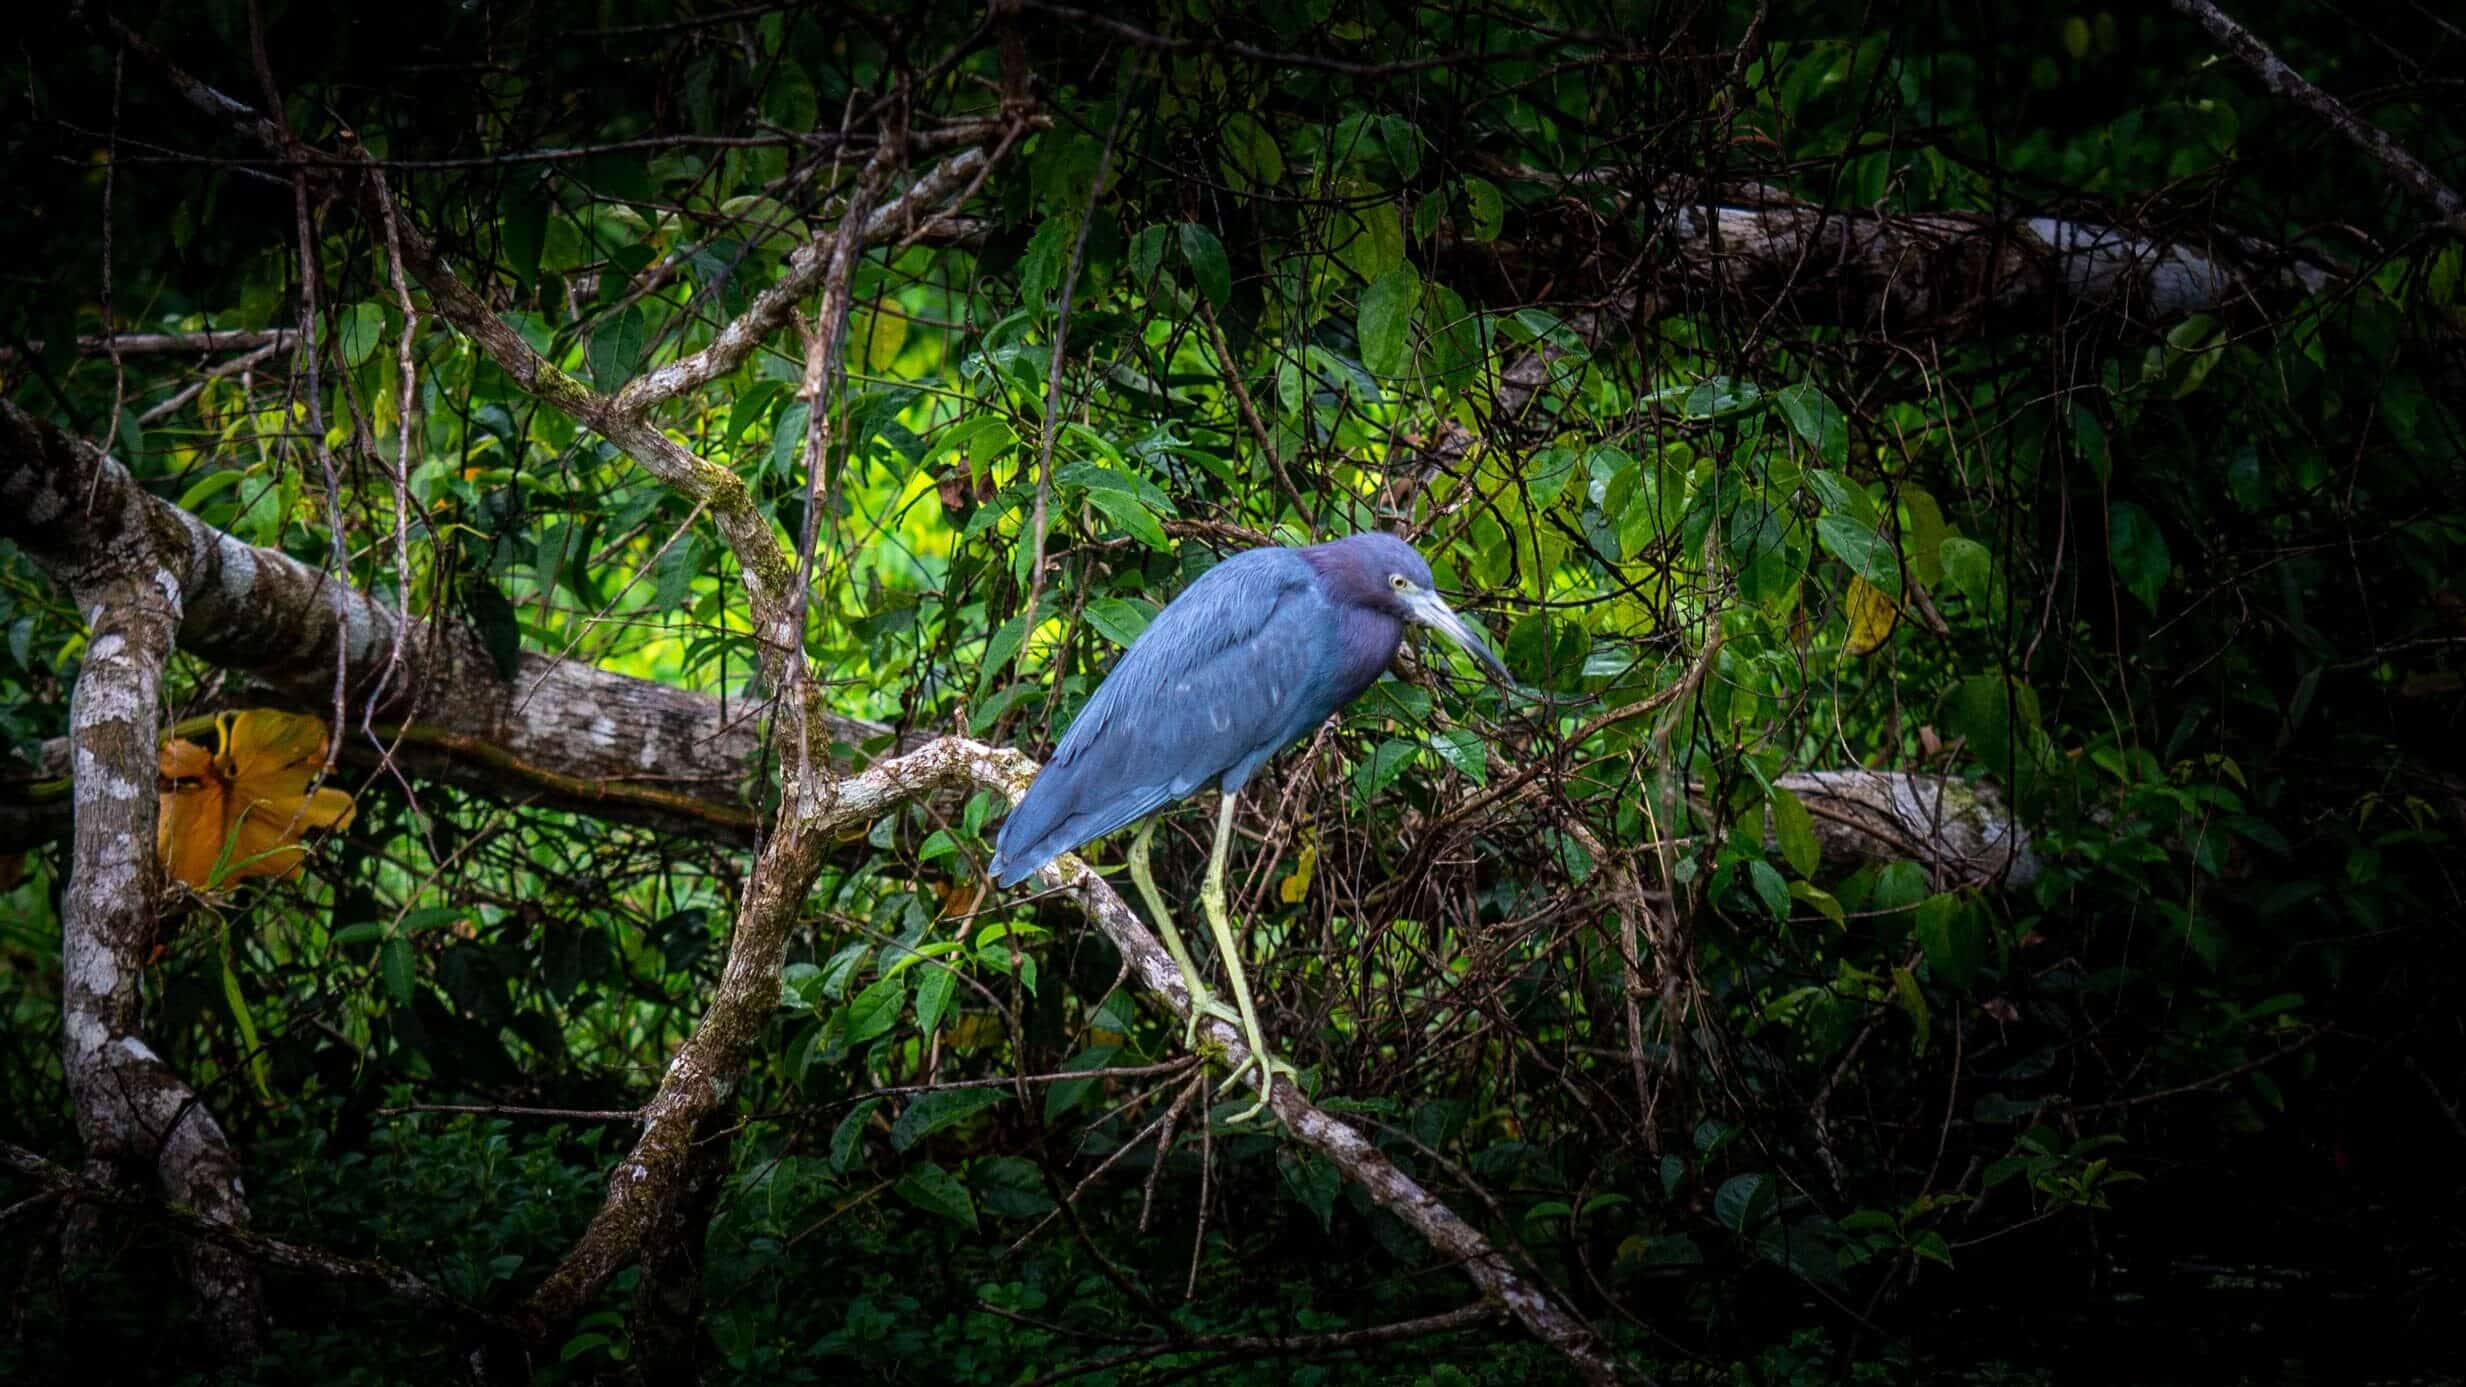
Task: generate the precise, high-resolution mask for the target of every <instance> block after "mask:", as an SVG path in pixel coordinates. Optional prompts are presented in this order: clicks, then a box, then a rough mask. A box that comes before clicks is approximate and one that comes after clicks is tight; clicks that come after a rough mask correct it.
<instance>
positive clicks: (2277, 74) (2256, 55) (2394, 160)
mask: <svg viewBox="0 0 2466 1387" xmlns="http://www.w3.org/2000/svg"><path fill="white" fill-rule="evenodd" d="M2174 5H2175V8H2176V9H2177V10H2179V11H2181V12H2183V13H2184V14H2186V15H2189V16H2191V17H2192V18H2193V19H2196V20H2198V21H2200V25H2201V27H2202V28H2204V29H2207V30H2208V31H2209V34H2210V37H2212V38H2214V39H2216V40H2217V41H2218V44H2219V46H2220V47H2223V48H2224V49H2225V50H2226V51H2227V52H2229V53H2232V54H2234V55H2235V58H2236V61H2238V62H2241V63H2242V64H2243V65H2244V66H2245V67H2248V68H2250V69H2252V72H2253V75H2255V76H2257V77H2259V78H2260V80H2261V85H2262V86H2264V87H2267V88H2268V89H2269V90H2271V91H2273V92H2276V93H2277V94H2278V95H2280V96H2283V97H2285V98H2286V99H2287V100H2289V101H2292V102H2294V103H2295V104H2296V105H2298V106H2301V107H2303V108H2304V109H2305V110H2307V111H2310V112H2311V113H2312V114H2313V115H2315V116H2317V117H2319V118H2320V120H2321V123H2323V124H2325V125H2327V126H2328V127H2329V128H2330V129H2332V130H2335V131H2337V132H2338V133H2339V134H2341V135H2344V136H2345V137H2346V138H2347V139H2348V140H2349V141H2351V142H2352V143H2353V144H2354V146H2355V147H2356V148H2358V149H2360V150H2362V151H2363V152H2364V153H2366V154H2369V155H2371V156H2372V157H2373V158H2374V159H2377V160H2379V161H2380V165H2381V167H2382V168H2385V169H2387V170H2389V173H2390V175H2391V176H2392V177H2394V178H2396V179H2397V181H2398V182H2399V184H2401V185H2402V186H2404V187H2405V189H2406V190H2407V191H2408V192H2410V193H2413V194H2414V195H2415V196H2416V197H2419V198H2421V199H2423V201H2424V202H2426V203H2428V204H2430V205H2431V207H2432V209H2433V210H2434V211H2436V212H2438V213H2439V214H2440V223H2441V225H2443V226H2445V227H2447V228H2449V230H2450V231H2452V232H2454V233H2456V234H2457V235H2460V236H2466V198H2461V197H2459V196H2458V192H2457V189H2455V188H2452V187H2450V186H2449V185H2448V184H2446V183H2443V182H2441V181H2440V175H2438V174H2436V173H2434V172H2432V170H2431V169H2430V168H2429V167H2428V166H2426V165H2425V164H2424V162H2423V161H2422V160H2420V159H2417V158H2416V157H2415V156H2414V155H2412V154H2410V153H2408V152H2407V151H2406V148H2405V146H2403V145H2401V144H2399V143H2398V142H2397V141H2396V140H2394V139H2391V138H2390V137H2389V132H2388V131H2386V130H2383V129H2381V128H2380V127H2379V126H2377V125H2374V124H2372V123H2371V122H2370V121H2368V120H2365V119H2364V118H2363V117H2361V116H2359V115H2356V114H2355V113H2354V112H2353V111H2352V110H2349V109H2348V108H2347V105H2346V103H2345V102H2343V101H2340V100H2338V99H2337V98H2336V97H2334V96H2331V95H2330V94H2329V93H2327V92H2325V91H2322V90H2321V89H2320V88H2318V87H2316V86H2313V85H2312V84H2311V83H2310V82H2309V81H2306V80H2305V79H2304V75H2303V74H2302V73H2300V72H2297V71H2296V70H2295V69H2294V67H2293V66H2292V65H2291V64H2289V63H2288V62H2287V61H2286V60H2285V59H2284V58H2281V57H2279V56H2278V55H2277V54H2275V53H2272V52H2270V51H2269V49H2268V46H2267V45H2265V44H2263V43H2262V42H2261V41H2260V40H2259V39H2257V38H2254V37H2253V36H2252V31H2251V30H2249V29H2246V28H2244V27H2243V26H2242V25H2240V24H2238V23H2236V22H2235V20H2234V17H2233V16H2231V15H2229V14H2227V13H2226V12H2225V11H2224V10H2221V9H2219V8H2218V7H2217V6H2216V5H2213V4H2211V3H2210V0H2174Z"/></svg>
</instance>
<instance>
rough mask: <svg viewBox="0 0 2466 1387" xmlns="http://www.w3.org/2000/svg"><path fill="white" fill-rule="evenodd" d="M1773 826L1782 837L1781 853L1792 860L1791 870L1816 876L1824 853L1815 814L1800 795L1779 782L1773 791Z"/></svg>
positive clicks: (1777, 836) (1789, 860) (1779, 836)
mask: <svg viewBox="0 0 2466 1387" xmlns="http://www.w3.org/2000/svg"><path fill="white" fill-rule="evenodd" d="M1772 829H1773V836H1774V837H1776V838H1778V839H1780V840H1781V856H1782V857H1783V858H1784V859H1785V860H1787V861H1788V863H1789V864H1790V870H1791V871H1794V872H1796V873H1798V874H1799V875H1800V876H1802V877H1811V876H1814V875H1815V864H1816V861H1817V858H1818V857H1819V856H1820V854H1819V851H1818V849H1817V847H1816V843H1815V817H1814V816H1813V815H1811V814H1809V813H1808V812H1807V806H1806V805H1805V804H1804V803H1802V802H1800V800H1799V798H1798V796H1796V795H1793V794H1791V793H1790V792H1789V791H1787V790H1784V789H1782V788H1780V787H1779V786H1775V787H1773V792H1772Z"/></svg>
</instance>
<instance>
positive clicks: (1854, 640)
mask: <svg viewBox="0 0 2466 1387" xmlns="http://www.w3.org/2000/svg"><path fill="white" fill-rule="evenodd" d="M1845 605H1846V606H1847V607H1848V609H1849V640H1848V642H1847V643H1846V644H1844V645H1843V646H1842V649H1843V650H1845V651H1847V652H1848V653H1849V654H1852V655H1869V654H1873V653H1874V652H1875V651H1877V650H1880V649H1882V648H1883V645H1884V642H1885V641H1888V640H1890V639H1892V628H1893V627H1895V626H1898V625H1900V624H1901V609H1900V608H1899V607H1897V606H1895V605H1893V601H1892V599H1891V598H1889V597H1887V596H1885V595H1884V592H1883V589H1881V588H1878V587H1876V586H1875V585H1874V584H1873V583H1870V582H1868V581H1867V580H1866V579H1864V578H1857V577H1853V578H1851V579H1850V585H1849V601H1848V602H1847V603H1846V604H1845Z"/></svg>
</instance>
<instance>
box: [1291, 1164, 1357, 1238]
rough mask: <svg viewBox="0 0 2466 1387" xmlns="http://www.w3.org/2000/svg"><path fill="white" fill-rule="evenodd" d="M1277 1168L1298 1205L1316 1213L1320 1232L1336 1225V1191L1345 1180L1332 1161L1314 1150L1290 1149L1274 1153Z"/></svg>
mask: <svg viewBox="0 0 2466 1387" xmlns="http://www.w3.org/2000/svg"><path fill="white" fill-rule="evenodd" d="M1276 1170H1277V1172H1278V1173H1279V1174H1281V1175H1282V1176H1284V1187H1285V1190H1286V1191H1287V1192H1288V1193H1290V1194H1291V1195H1292V1196H1293V1197H1294V1198H1295V1199H1296V1200H1299V1201H1300V1202H1301V1206H1302V1207H1303V1208H1305V1209H1308V1210H1309V1211H1310V1212H1311V1213H1312V1214H1314V1215H1316V1216H1317V1217H1318V1220H1319V1231H1320V1232H1328V1231H1330V1230H1332V1229H1333V1228H1334V1226H1335V1219H1336V1193H1337V1191H1338V1190H1339V1189H1341V1188H1342V1186H1343V1183H1344V1179H1343V1177H1342V1176H1341V1175H1339V1174H1337V1173H1336V1166H1335V1163H1334V1162H1333V1161H1330V1160H1328V1159H1327V1158H1326V1157H1325V1156H1322V1155H1320V1154H1319V1153H1318V1152H1316V1151H1294V1150H1292V1149H1290V1148H1287V1149H1286V1150H1283V1151H1280V1152H1278V1153H1277V1154H1276Z"/></svg>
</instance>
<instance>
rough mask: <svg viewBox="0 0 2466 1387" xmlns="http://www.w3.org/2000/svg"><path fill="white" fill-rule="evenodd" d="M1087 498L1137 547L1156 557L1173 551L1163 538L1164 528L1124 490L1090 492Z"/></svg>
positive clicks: (1171, 544) (1154, 516)
mask: <svg viewBox="0 0 2466 1387" xmlns="http://www.w3.org/2000/svg"><path fill="white" fill-rule="evenodd" d="M1087 499H1088V501H1089V503H1090V504H1092V505H1094V506H1095V507H1096V509H1098V510H1100V511H1103V512H1104V513H1105V518H1106V519H1108V520H1110V521H1112V522H1113V523H1114V524H1116V525H1119V526H1121V527H1122V528H1123V529H1125V530H1127V531H1129V532H1130V534H1131V535H1132V536H1133V537H1134V538H1136V539H1137V540H1138V541H1139V542H1140V543H1141V544H1144V545H1146V546H1147V547H1148V548H1150V549H1153V550H1155V551H1156V552H1157V553H1159V554H1169V553H1171V552H1172V551H1173V542H1172V541H1171V540H1169V539H1166V538H1165V532H1164V525H1163V523H1162V522H1160V521H1158V520H1157V519H1156V514H1155V512H1153V511H1151V510H1149V509H1148V508H1147V505H1146V503H1144V502H1142V501H1141V500H1140V499H1139V498H1138V497H1136V496H1134V495H1132V494H1130V493H1129V492H1127V491H1109V490H1091V491H1089V492H1088V493H1087Z"/></svg>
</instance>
